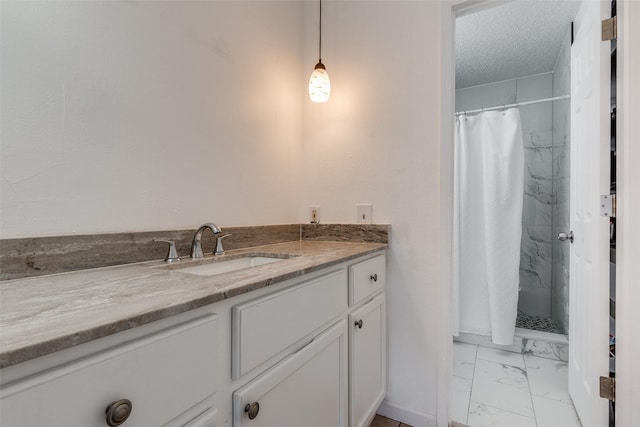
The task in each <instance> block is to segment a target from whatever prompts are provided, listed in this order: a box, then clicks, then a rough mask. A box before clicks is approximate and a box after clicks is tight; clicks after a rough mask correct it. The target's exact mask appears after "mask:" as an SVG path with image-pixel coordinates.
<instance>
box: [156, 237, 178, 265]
mask: <svg viewBox="0 0 640 427" xmlns="http://www.w3.org/2000/svg"><path fill="white" fill-rule="evenodd" d="M153 241H154V242H164V243H168V244H169V252H167V256H166V257H165V259H164V262H176V261H180V257H179V256H178V250H177V249H176V242H174V241H173V240H162V239H153Z"/></svg>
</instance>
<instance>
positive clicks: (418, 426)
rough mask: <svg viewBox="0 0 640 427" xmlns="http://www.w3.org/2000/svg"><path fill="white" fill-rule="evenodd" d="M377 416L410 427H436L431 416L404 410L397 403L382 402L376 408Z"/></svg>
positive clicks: (434, 419)
mask: <svg viewBox="0 0 640 427" xmlns="http://www.w3.org/2000/svg"><path fill="white" fill-rule="evenodd" d="M377 412H378V414H380V415H382V416H383V417H387V418H391V419H392V420H396V421H400V422H402V423H405V424H408V425H410V426H412V427H436V418H435V417H434V416H433V415H428V414H423V413H421V412H417V411H415V410H413V409H409V408H405V407H404V406H400V405H398V404H397V403H392V402H389V401H388V400H386V399H385V400H383V401H382V404H381V405H380V407H379V408H378V411H377Z"/></svg>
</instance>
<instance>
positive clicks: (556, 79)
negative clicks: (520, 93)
mask: <svg viewBox="0 0 640 427" xmlns="http://www.w3.org/2000/svg"><path fill="white" fill-rule="evenodd" d="M562 46H563V48H562V50H561V51H560V55H559V56H558V61H557V62H556V66H555V72H554V73H553V96H560V95H568V94H570V93H571V33H570V32H567V35H566V37H565V39H564V42H563V44H562ZM570 107H571V103H570V101H569V100H568V99H563V100H561V101H554V102H553V194H555V200H554V202H555V205H554V208H553V230H552V231H553V233H552V235H553V236H557V235H558V233H563V232H564V233H566V232H568V231H569V171H570V169H569V167H570V166H569V141H570V132H571V121H570V117H571V110H570ZM569 245H570V244H569V243H568V242H566V241H565V242H560V241H559V240H558V239H553V243H552V251H553V261H554V262H553V265H552V268H551V282H552V283H553V286H552V288H551V318H552V319H553V320H554V321H555V323H556V324H557V325H559V326H561V327H562V329H564V331H565V332H567V331H568V330H569Z"/></svg>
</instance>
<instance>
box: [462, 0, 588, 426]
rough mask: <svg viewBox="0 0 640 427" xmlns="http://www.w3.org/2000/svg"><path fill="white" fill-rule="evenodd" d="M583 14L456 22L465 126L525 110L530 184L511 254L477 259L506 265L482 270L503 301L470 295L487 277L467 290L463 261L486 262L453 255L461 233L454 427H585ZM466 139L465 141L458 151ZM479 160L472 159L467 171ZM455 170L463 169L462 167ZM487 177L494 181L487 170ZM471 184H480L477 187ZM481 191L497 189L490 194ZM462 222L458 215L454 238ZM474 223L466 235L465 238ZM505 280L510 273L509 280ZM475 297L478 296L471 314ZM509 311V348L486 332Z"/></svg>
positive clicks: (574, 6)
mask: <svg viewBox="0 0 640 427" xmlns="http://www.w3.org/2000/svg"><path fill="white" fill-rule="evenodd" d="M579 6H580V2H579V1H550V2H537V1H513V2H508V3H507V4H500V5H498V6H496V7H493V8H490V9H484V10H480V11H478V12H476V13H473V14H468V15H465V16H460V17H458V18H457V19H456V33H455V57H456V58H455V63H456V85H455V111H456V116H457V123H459V122H460V121H461V120H466V121H480V120H483V119H481V118H480V116H482V115H484V114H486V112H487V111H497V112H505V111H508V110H510V109H517V112H518V115H519V124H518V126H519V127H518V129H519V130H518V133H519V135H518V136H519V138H516V140H514V141H512V142H510V143H511V144H514V145H513V147H518V148H522V149H523V159H522V162H523V164H522V170H523V173H522V175H520V176H518V175H516V176H514V177H511V178H507V179H512V180H514V181H517V180H522V190H521V194H518V195H517V196H518V197H520V199H519V200H521V203H522V210H521V213H520V215H521V216H520V219H519V224H518V226H519V227H518V229H514V228H513V227H511V226H509V227H506V226H505V229H504V234H505V236H503V237H504V238H501V239H499V241H498V242H497V245H508V250H507V251H505V250H504V247H502V248H500V247H498V248H492V247H491V246H490V245H488V244H483V246H482V249H479V250H478V251H479V252H483V254H485V255H483V256H487V255H486V253H488V252H491V251H496V253H497V254H499V258H500V259H502V260H504V263H498V264H496V263H493V266H489V267H487V266H480V267H479V270H478V271H482V270H483V269H484V270H489V271H490V269H491V268H493V269H494V270H496V272H495V273H493V274H491V272H490V273H489V274H488V276H489V277H491V278H492V279H491V280H487V281H493V282H495V279H493V278H495V277H502V279H504V281H505V284H504V285H501V286H502V287H500V288H498V289H497V291H496V290H494V291H491V290H489V292H488V295H487V296H483V295H482V294H480V295H478V294H473V292H475V291H469V288H470V287H473V288H477V286H478V284H479V283H480V282H482V280H479V278H478V277H479V275H478V274H477V272H473V271H472V272H468V273H467V276H469V277H468V278H467V281H466V282H467V283H465V280H464V277H462V276H464V274H465V273H464V272H462V273H460V274H459V276H458V277H457V276H456V274H457V273H456V268H455V266H456V263H458V264H463V267H462V268H463V269H464V268H466V267H465V266H468V265H469V264H473V263H474V262H475V261H476V259H475V258H474V260H473V261H471V262H470V260H469V258H468V257H469V256H471V257H475V255H473V253H472V252H471V253H470V251H469V250H466V254H465V253H464V252H465V249H462V251H461V252H462V255H461V258H457V256H458V255H460V254H459V253H458V254H457V252H456V250H455V246H456V242H455V240H456V237H455V236H456V231H454V293H453V294H454V300H455V298H456V293H457V294H458V295H461V296H462V298H461V301H462V302H461V303H460V304H459V306H458V311H459V313H458V314H457V315H454V317H458V319H457V320H456V319H455V318H454V332H457V336H456V337H455V338H454V347H453V360H454V365H453V383H452V384H453V393H452V394H453V401H452V420H454V421H458V422H463V423H467V424H469V425H476V424H481V423H482V422H483V421H485V420H492V422H493V420H503V421H504V425H523V426H524V425H531V426H534V427H535V426H543V425H548V424H546V423H547V422H548V421H549V420H551V419H552V418H549V417H552V416H555V417H558V416H559V417H560V418H556V423H557V422H559V420H563V421H562V425H567V426H573V425H580V421H579V420H578V417H577V414H576V412H575V409H574V407H573V405H572V402H571V398H570V397H569V393H568V379H567V374H568V372H567V371H568V370H567V365H566V363H567V360H568V344H569V342H568V339H567V332H568V329H569V322H570V319H569V279H570V266H569V259H570V257H569V244H570V234H569V233H570V229H569V198H570V191H569V186H570V181H569V178H570V173H569V172H570V171H569V163H570V162H569V161H570V151H569V150H570V145H569V142H570V131H571V123H570V117H571V110H570V100H569V99H568V98H569V96H568V95H569V94H570V93H571V89H570V78H571V77H570V76H571V70H570V64H571V43H572V36H573V33H572V22H573V20H574V18H575V16H576V13H577V11H578V8H579ZM498 23H499V24H498ZM503 115H504V114H503ZM461 126H462V125H461ZM492 126H493V125H492ZM478 127H482V126H481V125H478ZM460 141H461V138H456V144H458V143H461V142H460ZM471 143H475V141H472V142H471ZM485 143H487V142H485ZM456 149H458V146H456ZM454 157H456V158H458V157H459V154H458V153H456V154H455V155H454ZM473 161H474V159H471V160H469V159H468V158H467V161H466V163H470V162H473ZM484 161H485V162H486V159H485V160H484ZM513 161H515V160H513V159H509V162H513ZM455 169H459V168H456V166H454V170H455ZM458 173H459V170H457V171H456V178H454V187H455V188H456V189H455V190H454V198H455V197H456V196H455V193H456V191H459V190H460V189H459V184H460V182H462V181H463V178H460V177H459V176H458ZM481 175H482V174H481ZM482 176H484V177H485V178H486V172H485V173H484V175H482ZM467 179H469V178H467ZM456 180H457V181H456ZM469 180H470V181H472V182H477V179H474V178H470V179H469ZM463 185H464V184H463ZM480 191H483V192H486V193H492V192H495V191H498V190H495V189H494V188H486V187H485V188H484V189H483V190H480ZM462 193H464V192H462ZM512 196H514V197H515V195H512ZM512 196H509V197H512ZM517 201H518V200H517V199H516V202H515V203H517ZM457 206H458V208H460V205H457ZM455 210H456V203H455V202H454V211H455ZM458 213H459V216H460V217H463V216H465V215H467V216H471V217H472V218H471V219H470V220H468V221H467V223H468V224H472V225H471V226H467V227H475V223H474V221H473V219H474V218H473V217H476V216H477V215H478V211H477V209H473V210H467V211H466V212H465V211H464V209H461V210H459V212H458ZM499 214H500V212H498V213H495V212H492V213H490V214H487V215H486V216H488V217H495V216H496V215H499ZM476 219H477V218H476ZM457 221H458V220H457V219H456V218H455V214H454V230H457V225H456V223H457ZM464 221H465V220H464V219H463V220H462V222H463V224H462V225H461V226H460V228H459V229H464V227H465V224H464ZM481 222H483V223H486V220H483V221H481ZM476 223H477V221H476ZM459 229H458V230H459ZM508 235H511V236H510V237H511V238H510V239H507V237H508ZM558 237H560V239H558ZM463 239H464V238H463V237H461V238H460V241H459V242H458V246H461V247H463V248H468V247H469V245H470V244H471V245H473V244H474V243H469V242H465V241H464V240H463ZM476 241H477V240H476ZM501 249H502V252H500V250H501ZM515 252H517V254H516V253H515ZM510 255H516V256H510ZM465 256H467V259H465V258H464V257H465ZM514 263H515V264H514ZM489 264H490V263H489ZM505 271H511V275H509V274H506V273H505ZM456 277H457V279H459V280H458V288H456V280H457V279H456ZM490 286H495V283H492V284H491V285H490ZM466 292H471V294H472V295H474V296H473V298H470V299H469V301H467V303H466V305H465V303H464V295H466ZM492 292H493V294H499V295H504V294H505V293H507V294H509V295H512V297H511V299H509V298H506V299H505V300H504V302H503V300H496V299H494V296H492ZM508 304H511V305H512V308H509V309H508V310H507V311H509V315H512V316H513V330H514V333H513V334H512V335H513V336H514V338H513V341H511V342H509V343H508V344H505V343H504V341H503V340H501V339H499V338H498V337H496V334H495V332H493V333H492V332H491V331H489V332H487V330H486V327H484V325H483V322H482V319H483V318H487V324H488V325H490V323H491V322H492V321H494V322H495V319H497V318H499V316H502V317H504V316H505V315H504V314H501V313H498V312H497V311H498V310H497V309H496V307H499V308H500V309H502V310H503V311H505V310H504V307H505V305H508ZM455 306H456V301H454V307H455ZM473 311H477V313H475V314H472V315H471V317H470V318H469V319H467V321H466V323H465V321H464V320H463V317H464V316H465V315H467V316H469V314H470V313H471V312H473ZM454 312H455V310H454ZM474 316H475V317H474ZM507 317H508V316H507ZM456 329H457V330H456ZM489 329H490V328H489ZM496 343H499V344H496ZM552 414H554V415H552ZM558 414H560V415H558ZM496 425H502V424H496ZM551 425H553V424H551Z"/></svg>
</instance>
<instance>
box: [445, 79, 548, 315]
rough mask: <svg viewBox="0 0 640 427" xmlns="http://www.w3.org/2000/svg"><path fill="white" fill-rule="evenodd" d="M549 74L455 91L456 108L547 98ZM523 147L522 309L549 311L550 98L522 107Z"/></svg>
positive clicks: (536, 311) (537, 312) (529, 311)
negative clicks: (547, 101) (546, 100)
mask: <svg viewBox="0 0 640 427" xmlns="http://www.w3.org/2000/svg"><path fill="white" fill-rule="evenodd" d="M552 92H553V74H552V73H545V74H538V75H534V76H528V77H523V78H519V79H514V80H507V81H502V82H497V83H491V84H487V85H482V86H475V87H471V88H465V89H459V90H457V91H456V111H460V110H471V109H476V108H482V107H492V106H495V105H502V104H510V103H515V102H525V101H533V100H537V99H542V98H549V97H551V96H552ZM520 119H521V122H522V137H523V142H524V148H525V177H524V206H523V214H522V240H521V248H520V295H519V302H518V310H519V311H521V312H523V313H525V314H528V315H532V316H545V317H550V316H551V292H552V291H551V288H552V286H551V284H552V259H553V258H552V255H553V252H552V244H553V241H552V236H553V233H552V232H553V206H554V193H553V115H552V106H551V104H550V103H542V104H535V105H526V106H522V107H520Z"/></svg>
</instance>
